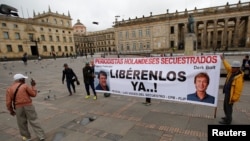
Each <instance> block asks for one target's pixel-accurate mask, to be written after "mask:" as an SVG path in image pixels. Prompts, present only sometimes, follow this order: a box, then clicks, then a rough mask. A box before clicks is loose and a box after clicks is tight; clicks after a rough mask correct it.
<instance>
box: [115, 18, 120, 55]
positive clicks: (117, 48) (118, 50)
mask: <svg viewBox="0 0 250 141" xmlns="http://www.w3.org/2000/svg"><path fill="white" fill-rule="evenodd" d="M119 17H120V16H119V15H116V16H115V25H116V24H117V29H118V28H119V22H118V21H117V20H118V18H119ZM116 37H117V45H116V50H117V55H118V58H119V53H120V47H119V46H120V45H119V30H117V36H116Z"/></svg>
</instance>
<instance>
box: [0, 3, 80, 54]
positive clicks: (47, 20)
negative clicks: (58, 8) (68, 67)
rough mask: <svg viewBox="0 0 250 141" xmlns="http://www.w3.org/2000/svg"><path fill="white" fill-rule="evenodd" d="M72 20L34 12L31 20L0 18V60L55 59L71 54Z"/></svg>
mask: <svg viewBox="0 0 250 141" xmlns="http://www.w3.org/2000/svg"><path fill="white" fill-rule="evenodd" d="M71 20H72V19H71V16H70V14H69V13H68V15H64V14H59V13H57V12H52V11H51V9H50V7H49V9H48V12H43V13H38V14H36V13H35V12H33V18H21V17H12V16H7V15H0V24H1V25H0V32H1V34H0V57H7V58H20V57H22V56H23V54H24V53H27V54H28V56H34V57H37V56H42V57H43V56H51V55H52V53H55V54H56V55H58V56H61V55H66V54H74V53H75V46H74V38H73V28H72V24H71Z"/></svg>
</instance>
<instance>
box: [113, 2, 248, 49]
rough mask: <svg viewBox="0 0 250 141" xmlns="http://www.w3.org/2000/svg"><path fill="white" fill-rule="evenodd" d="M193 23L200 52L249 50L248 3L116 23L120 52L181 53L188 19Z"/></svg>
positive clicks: (183, 47)
mask: <svg viewBox="0 0 250 141" xmlns="http://www.w3.org/2000/svg"><path fill="white" fill-rule="evenodd" d="M189 15H192V17H193V18H194V20H195V23H194V33H195V35H196V37H197V49H198V51H199V52H203V51H217V50H249V49H250V41H249V40H250V39H249V38H250V2H246V3H241V2H240V1H239V2H238V3H237V4H230V5H229V4H228V3H227V4H226V5H224V6H217V7H209V8H203V9H197V8H196V7H195V8H194V10H189V11H188V10H184V11H182V12H178V11H176V12H174V13H169V12H168V10H167V11H166V13H164V14H160V15H153V14H152V13H150V15H149V16H144V15H143V16H142V17H140V18H138V17H136V18H134V19H131V18H129V19H128V20H124V19H122V20H121V21H115V25H114V28H115V37H116V41H115V44H116V45H117V52H119V53H138V52H141V53H142V52H158V53H163V52H172V51H180V52H183V51H184V49H185V42H184V41H185V35H186V34H187V24H188V16H189Z"/></svg>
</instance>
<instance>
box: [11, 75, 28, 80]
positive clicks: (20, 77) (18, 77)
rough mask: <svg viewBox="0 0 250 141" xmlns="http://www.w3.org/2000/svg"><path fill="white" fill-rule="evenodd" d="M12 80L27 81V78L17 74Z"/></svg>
mask: <svg viewBox="0 0 250 141" xmlns="http://www.w3.org/2000/svg"><path fill="white" fill-rule="evenodd" d="M13 78H14V80H15V81H16V80H19V79H23V78H24V79H27V78H28V76H24V75H22V74H20V73H18V74H15V75H14V77H13Z"/></svg>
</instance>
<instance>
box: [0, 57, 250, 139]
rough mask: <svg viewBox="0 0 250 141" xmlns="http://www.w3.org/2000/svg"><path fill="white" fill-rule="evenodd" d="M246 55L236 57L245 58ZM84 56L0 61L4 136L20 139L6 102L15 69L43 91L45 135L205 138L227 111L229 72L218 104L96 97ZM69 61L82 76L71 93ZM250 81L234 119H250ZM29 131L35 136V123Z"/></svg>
mask: <svg viewBox="0 0 250 141" xmlns="http://www.w3.org/2000/svg"><path fill="white" fill-rule="evenodd" d="M123 57H124V56H123ZM243 57H244V56H239V57H237V56H233V57H231V59H234V58H236V60H237V59H238V60H239V61H241V60H242V58H243ZM90 59H91V58H88V59H87V60H90ZM85 62H86V58H85V57H78V58H77V59H72V58H60V59H59V58H58V59H56V60H54V59H47V60H41V61H40V62H39V61H37V60H30V61H28V65H27V66H24V64H23V63H22V62H21V61H12V62H0V100H1V103H0V141H19V140H21V137H20V134H19V130H18V127H17V123H16V118H15V117H12V116H11V115H10V114H9V113H8V111H7V110H6V106H5V91H6V88H7V86H9V85H10V84H11V83H12V82H13V75H14V74H15V73H23V74H26V75H28V76H29V79H28V80H27V81H26V83H30V78H33V79H35V80H36V82H37V89H38V90H39V93H38V96H37V97H35V98H33V104H34V105H35V107H36V110H37V113H38V117H39V120H40V121H41V124H42V127H43V128H44V130H45V132H46V137H47V138H46V141H206V140H207V136H208V135H207V128H208V125H209V124H218V121H220V118H221V117H222V116H224V113H223V94H222V89H221V88H222V87H221V86H222V85H223V83H224V81H225V78H224V77H221V79H220V90H219V97H218V106H217V108H215V107H209V106H201V105H194V104H188V103H178V102H172V101H166V100H157V99H152V105H151V106H145V105H143V104H142V102H144V101H145V99H144V98H138V97H132V96H121V95H115V94H112V95H111V97H107V98H106V97H104V96H103V94H102V93H98V99H97V100H93V99H92V97H93V95H91V96H92V97H91V99H85V98H84V96H85V94H86V93H85V88H84V85H83V81H82V80H83V78H82V71H81V70H82V67H83V66H84V63H85ZM64 63H68V64H69V66H70V67H72V68H73V69H74V71H75V72H76V74H77V75H78V77H79V80H80V82H81V84H80V85H79V86H76V93H75V94H73V96H68V92H67V89H66V84H62V81H61V77H62V70H63V64H64ZM249 84H250V81H245V84H244V90H243V93H242V96H241V100H240V101H239V102H237V103H236V104H235V105H234V113H233V121H232V124H234V125H235V124H248V125H249V124H250V87H249V86H250V85H249ZM91 94H92V91H91ZM214 115H216V117H214ZM89 118H95V119H94V120H93V121H91V120H89ZM30 131H31V133H32V140H33V141H36V140H37V138H36V136H35V135H34V132H33V131H32V129H31V128H30Z"/></svg>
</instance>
